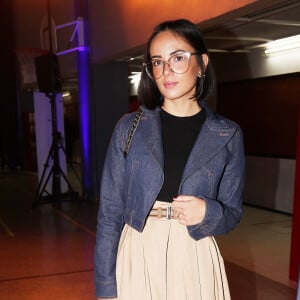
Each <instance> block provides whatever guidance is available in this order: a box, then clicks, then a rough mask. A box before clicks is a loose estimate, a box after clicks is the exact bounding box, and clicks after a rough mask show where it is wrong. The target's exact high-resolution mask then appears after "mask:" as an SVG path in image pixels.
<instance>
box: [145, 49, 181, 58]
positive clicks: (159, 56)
mask: <svg viewBox="0 0 300 300" xmlns="http://www.w3.org/2000/svg"><path fill="white" fill-rule="evenodd" d="M179 52H186V51H185V50H183V49H178V50H175V51H173V52H171V53H170V56H172V55H174V54H176V53H179ZM161 57H162V56H161V55H154V56H151V57H150V58H151V59H153V58H161Z"/></svg>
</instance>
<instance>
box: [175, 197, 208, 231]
mask: <svg viewBox="0 0 300 300" xmlns="http://www.w3.org/2000/svg"><path fill="white" fill-rule="evenodd" d="M173 200H174V201H173V202H172V209H173V211H174V213H175V216H176V217H177V220H178V222H179V223H180V224H182V225H187V226H190V225H196V224H199V223H201V222H202V221H203V218H204V216H205V211H206V203H205V200H203V199H201V198H197V197H194V196H186V195H179V196H177V197H174V198H173Z"/></svg>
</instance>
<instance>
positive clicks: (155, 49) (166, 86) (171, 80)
mask: <svg viewBox="0 0 300 300" xmlns="http://www.w3.org/2000/svg"><path fill="white" fill-rule="evenodd" d="M183 52H190V53H194V52H195V49H194V48H193V47H192V46H191V45H190V44H189V43H188V42H187V41H186V40H184V39H183V38H182V37H181V36H179V35H176V34H175V33H173V32H172V31H163V32H161V33H159V34H158V35H157V36H156V37H155V38H154V39H153V41H152V43H151V45H150V57H151V60H152V61H154V60H159V61H164V62H167V61H168V59H169V58H170V57H171V56H172V55H174V53H183ZM202 56H203V60H204V65H206V64H207V60H208V58H207V55H206V54H203V55H202ZM154 68H155V67H154ZM199 74H201V69H200V66H199V64H198V62H197V56H195V55H192V56H191V57H190V65H189V67H188V69H187V71H186V72H184V73H182V74H177V73H175V72H174V71H173V70H172V69H171V68H170V65H168V64H166V63H165V64H164V68H163V73H162V75H161V76H160V77H159V78H157V79H155V82H156V84H157V87H158V89H159V91H160V93H161V94H162V95H163V97H164V101H176V102H178V103H179V102H181V101H186V100H189V101H190V99H191V98H192V97H193V96H194V95H195V90H196V81H197V76H198V75H199Z"/></svg>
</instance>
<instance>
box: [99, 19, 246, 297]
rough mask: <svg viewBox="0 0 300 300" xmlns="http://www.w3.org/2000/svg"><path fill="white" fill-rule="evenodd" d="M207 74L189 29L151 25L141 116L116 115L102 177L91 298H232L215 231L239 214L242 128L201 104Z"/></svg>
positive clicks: (197, 38) (200, 45)
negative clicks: (93, 293)
mask: <svg viewBox="0 0 300 300" xmlns="http://www.w3.org/2000/svg"><path fill="white" fill-rule="evenodd" d="M212 74H213V73H212V71H211V66H210V62H209V57H208V52H207V49H206V46H205V44H204V41H203V39H202V36H201V33H200V31H199V30H198V28H197V26H195V25H194V24H193V23H191V22H190V21H188V20H182V19H180V20H175V21H167V22H163V23H161V24H159V25H158V26H157V27H156V28H155V29H154V31H153V33H152V35H151V37H150V38H149V41H148V44H147V49H146V53H145V63H144V70H143V72H142V79H141V83H140V87H139V98H140V99H141V101H142V102H143V105H142V106H141V110H140V111H141V113H140V114H139V115H138V116H137V115H136V114H135V113H133V114H129V115H126V116H124V117H123V118H122V119H121V120H120V121H119V122H118V124H117V126H116V128H115V130H114V133H113V136H112V139H111V143H110V146H109V149H108V152H107V157H106V161H105V166H104V171H103V175H102V183H101V195H100V208H99V216H98V226H97V241H96V248H95V287H96V296H97V297H98V299H107V298H111V299H118V300H127V299H128V300H129V299H130V300H198V299H199V300H200V299H202V300H212V299H219V300H220V299H230V294H229V288H228V284H227V279H226V274H225V270H224V265H223V260H222V257H221V256H220V253H219V250H218V247H217V245H216V242H215V240H214V238H213V236H214V235H219V234H224V233H227V232H228V231H230V230H231V229H233V228H234V227H235V226H236V225H237V224H238V222H239V220H240V217H241V212H242V208H241V205H242V198H241V195H242V187H243V176H244V152H243V141H242V132H241V130H240V128H239V127H238V126H237V125H236V124H235V123H233V122H231V121H229V120H227V119H225V118H223V117H221V116H219V115H217V114H215V113H213V112H212V111H211V110H210V109H209V108H208V107H207V105H206V104H205V102H204V99H205V98H206V97H208V96H209V94H210V92H211V91H212V87H213V84H214V82H213V76H212ZM139 117H140V119H139V120H138V118H139ZM133 124H134V125H133ZM124 150H125V154H126V155H124Z"/></svg>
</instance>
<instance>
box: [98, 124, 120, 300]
mask: <svg viewBox="0 0 300 300" xmlns="http://www.w3.org/2000/svg"><path fill="white" fill-rule="evenodd" d="M123 124H124V122H122V119H121V120H120V121H119V122H118V124H117V125H116V127H115V130H114V132H113V135H112V138H111V141H110V144H109V147H108V150H107V154H106V158H105V163H104V168H103V173H102V180H101V187H100V205H99V212H98V223H97V235H96V246H95V251H94V267H95V271H94V280H95V294H96V297H97V298H99V297H104V298H109V297H111V298H113V297H117V287H116V275H115V273H116V257H117V250H118V245H119V239H120V235H121V231H122V228H123V225H124V223H123V210H124V185H125V183H124V182H125V159H124V155H123V146H124V140H125V138H124V130H123V127H124V125H123Z"/></svg>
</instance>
